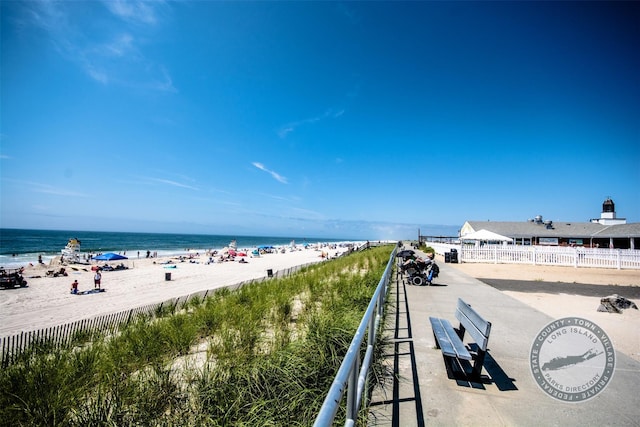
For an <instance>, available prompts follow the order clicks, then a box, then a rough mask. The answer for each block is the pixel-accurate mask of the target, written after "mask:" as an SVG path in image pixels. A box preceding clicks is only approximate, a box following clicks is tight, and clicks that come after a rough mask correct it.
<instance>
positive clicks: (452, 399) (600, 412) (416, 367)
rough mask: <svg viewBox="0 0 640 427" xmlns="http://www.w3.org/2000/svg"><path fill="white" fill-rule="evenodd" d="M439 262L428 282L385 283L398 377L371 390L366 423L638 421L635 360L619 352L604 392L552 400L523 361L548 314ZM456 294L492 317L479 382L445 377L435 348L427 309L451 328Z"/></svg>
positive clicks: (639, 382) (639, 374) (639, 381)
mask: <svg viewBox="0 0 640 427" xmlns="http://www.w3.org/2000/svg"><path fill="white" fill-rule="evenodd" d="M437 261H438V266H439V267H440V276H439V277H438V278H437V279H436V280H435V281H434V285H433V286H412V285H408V284H406V282H404V281H403V280H402V277H400V281H395V285H394V286H393V287H392V289H391V295H390V298H389V305H388V314H387V323H386V335H387V337H388V338H389V340H390V342H391V344H390V345H389V347H388V350H387V356H388V357H387V362H388V366H389V369H390V370H392V371H393V372H394V373H395V374H396V375H395V377H396V378H397V379H396V380H394V379H393V376H390V378H389V380H388V383H387V384H386V386H385V387H384V388H383V389H376V390H375V391H374V394H373V397H372V402H371V411H370V416H369V420H368V424H367V425H368V426H398V427H411V426H425V425H434V426H562V427H567V426H604V425H606V426H614V425H620V426H640V397H639V396H640V362H637V361H635V360H633V359H631V358H630V357H628V356H626V355H624V354H622V353H620V352H617V353H616V356H617V360H616V369H615V374H614V376H613V379H612V380H611V381H610V382H609V385H608V387H607V388H606V389H605V390H604V391H603V392H601V393H600V394H599V395H597V396H596V397H595V398H593V399H591V400H588V401H585V402H580V403H565V402H561V401H558V400H555V399H553V398H551V397H549V396H547V395H546V394H545V393H543V392H542V390H540V388H539V387H538V385H537V384H536V383H535V382H534V379H533V377H532V375H531V372H530V367H529V366H530V365H529V351H530V349H531V345H532V343H533V340H534V338H535V336H536V335H537V334H538V332H539V331H540V330H541V329H542V328H543V327H544V326H545V325H547V324H548V323H549V322H551V321H552V320H554V319H552V318H551V317H549V316H547V315H545V314H543V313H541V312H539V311H537V310H535V309H533V308H531V307H529V306H527V305H526V304H523V303H521V302H519V301H517V300H515V299H513V298H511V297H509V296H507V295H505V294H503V293H502V292H500V291H499V290H497V289H495V288H493V287H491V286H489V285H486V284H484V283H482V282H480V281H479V280H476V279H474V278H472V277H470V276H468V275H466V274H464V273H462V272H460V271H459V270H457V269H455V268H453V267H451V266H450V265H448V264H444V262H443V261H442V259H441V257H439V258H438V260H437ZM459 297H460V298H463V299H464V300H465V301H466V302H467V303H469V304H471V305H472V306H473V307H474V308H475V309H476V311H477V312H478V313H479V314H480V315H482V316H483V317H484V318H486V319H487V320H489V321H491V323H492V330H491V336H490V338H489V351H488V354H487V357H486V359H485V363H484V369H483V372H482V381H481V382H469V381H466V380H464V379H461V378H460V377H457V378H455V377H453V376H452V377H450V376H449V374H448V373H447V368H446V366H445V361H444V358H443V357H442V353H441V352H440V350H437V349H435V340H434V338H433V333H432V330H431V324H430V323H429V316H436V317H442V318H446V319H449V320H450V321H451V323H452V324H453V325H454V326H456V327H457V324H458V323H457V321H456V319H455V307H456V301H457V299H458V298H459ZM605 332H606V331H605ZM639 333H640V331H639ZM467 335H468V334H467ZM465 338H468V336H467V337H465ZM465 341H466V340H465Z"/></svg>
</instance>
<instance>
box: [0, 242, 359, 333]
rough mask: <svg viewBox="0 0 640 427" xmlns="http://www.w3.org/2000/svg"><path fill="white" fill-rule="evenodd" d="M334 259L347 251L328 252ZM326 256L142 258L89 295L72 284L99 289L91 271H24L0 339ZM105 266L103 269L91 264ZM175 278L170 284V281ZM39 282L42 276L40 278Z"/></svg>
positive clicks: (0, 310) (0, 312)
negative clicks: (168, 265)
mask: <svg viewBox="0 0 640 427" xmlns="http://www.w3.org/2000/svg"><path fill="white" fill-rule="evenodd" d="M322 250H323V251H325V253H328V255H329V256H330V257H335V256H337V255H339V254H341V253H343V252H344V251H346V250H347V248H346V247H339V248H337V249H327V248H323V249H322ZM321 254H322V252H321V251H320V250H317V249H301V250H297V251H293V252H286V253H284V254H283V253H270V254H264V255H262V256H260V257H256V258H254V257H246V260H247V263H240V262H238V260H239V259H240V258H239V257H238V258H236V261H228V262H220V263H219V262H215V263H213V264H208V265H207V264H206V261H207V260H208V259H209V258H208V257H207V256H205V255H204V254H202V255H200V256H199V257H195V258H194V259H193V260H194V263H191V262H189V261H185V262H180V261H179V260H178V259H176V258H172V257H166V258H149V259H147V258H142V259H129V260H124V261H114V262H111V263H109V264H110V265H112V266H115V265H118V264H120V263H121V262H122V263H124V265H125V266H128V267H129V268H128V269H126V270H116V271H103V272H102V284H101V287H102V288H103V289H105V292H102V293H97V294H87V295H72V294H70V292H69V291H70V288H71V283H72V282H73V281H74V280H76V279H77V280H78V283H79V286H78V290H79V291H84V290H90V289H93V288H94V283H93V277H94V274H95V273H94V272H93V271H91V265H80V264H72V265H68V266H65V268H66V271H67V273H68V276H59V277H46V273H47V270H56V271H57V270H59V269H60V266H57V267H50V266H44V265H42V266H35V267H29V268H27V269H25V271H24V273H23V276H24V278H25V279H26V280H27V282H28V286H27V287H25V288H15V289H0V337H4V336H10V335H14V334H18V333H20V332H27V331H34V330H38V329H44V328H49V327H53V326H57V325H61V324H65V323H71V322H74V321H77V320H81V319H85V318H91V317H95V316H100V315H104V314H109V313H116V312H120V311H125V310H128V309H131V308H136V307H142V306H145V305H149V304H157V303H161V302H165V301H168V300H170V299H172V298H177V297H184V296H186V295H190V294H192V293H196V292H200V291H206V290H209V289H216V288H220V287H224V286H229V285H234V284H237V283H241V282H244V281H248V280H252V279H259V278H263V277H266V276H267V270H272V272H273V273H274V274H275V273H276V272H277V271H279V270H286V269H289V268H292V267H296V266H300V265H305V264H308V263H315V262H321V261H322V260H323V258H322V257H321ZM169 260H171V261H172V262H173V263H174V264H173V265H175V266H176V267H175V268H165V265H163V264H161V263H164V262H166V261H169ZM92 265H104V263H95V262H94V263H92ZM165 273H171V280H170V281H166V280H165ZM34 276H41V277H39V278H36V277H34Z"/></svg>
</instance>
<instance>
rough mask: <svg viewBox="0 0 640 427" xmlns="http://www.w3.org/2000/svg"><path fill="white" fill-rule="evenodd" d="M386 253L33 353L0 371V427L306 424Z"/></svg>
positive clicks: (196, 302)
mask: <svg viewBox="0 0 640 427" xmlns="http://www.w3.org/2000/svg"><path fill="white" fill-rule="evenodd" d="M391 249H392V248H391V247H389V246H387V247H378V248H373V249H368V250H366V251H364V252H357V253H353V254H350V255H348V256H345V257H342V258H339V259H335V260H331V261H328V262H324V263H321V264H317V265H314V266H310V267H306V268H304V269H302V270H301V271H300V272H298V273H296V274H294V275H292V276H289V277H285V278H277V279H271V280H267V281H264V282H256V283H253V284H249V285H245V286H243V287H241V288H240V289H237V290H229V289H226V288H225V289H221V290H219V291H217V292H216V293H215V294H214V295H212V296H210V297H207V298H206V299H201V298H199V299H192V300H190V301H189V302H188V303H186V304H185V305H184V306H182V307H179V308H178V309H177V310H164V309H163V310H162V311H161V312H160V313H158V314H161V316H160V317H154V318H150V317H146V318H145V317H142V318H139V319H138V320H136V321H135V322H132V323H130V324H129V325H127V326H126V327H123V328H121V329H120V330H119V331H118V332H117V333H115V334H112V335H109V336H105V335H101V334H86V337H85V339H87V340H89V341H86V342H81V341H79V339H76V341H75V343H74V345H73V346H72V347H70V348H63V349H54V348H47V347H46V345H45V346H42V347H41V348H38V349H34V350H33V351H31V352H30V353H29V354H28V355H25V356H24V357H23V358H22V359H21V360H20V361H19V362H18V363H16V364H13V365H11V366H9V367H7V368H6V369H4V370H3V371H2V372H0V425H7V426H9V425H11V426H19V425H24V426H29V425H33V426H36V425H38V426H40V425H47V426H60V425H64V426H92V425H96V426H97V425H100V426H104V425H111V426H126V425H145V426H173V425H193V426H229V425H234V426H256V425H260V426H283V425H287V426H308V425H311V424H313V421H314V419H315V417H316V415H317V413H318V411H319V409H320V406H321V405H322V402H323V400H324V397H325V395H326V393H327V391H328V390H329V388H330V386H331V382H332V381H333V378H334V376H335V374H336V372H337V370H338V368H339V366H340V363H341V362H342V359H343V356H344V354H345V353H346V351H347V349H348V347H349V344H350V342H351V339H352V337H353V334H354V332H355V330H356V329H357V327H358V325H359V323H360V320H361V318H362V315H363V314H364V311H365V310H366V308H367V306H368V304H369V301H370V299H371V296H372V295H373V292H374V290H375V288H376V286H377V284H378V282H379V280H380V277H381V276H382V273H383V272H384V268H385V266H386V263H387V261H388V259H389V255H390V252H391ZM375 369H382V368H381V366H380V365H379V364H378V365H376V368H375Z"/></svg>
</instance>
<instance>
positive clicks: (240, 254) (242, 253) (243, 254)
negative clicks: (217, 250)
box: [237, 252, 247, 256]
mask: <svg viewBox="0 0 640 427" xmlns="http://www.w3.org/2000/svg"><path fill="white" fill-rule="evenodd" d="M237 255H238V256H247V254H245V253H244V252H238V254H237Z"/></svg>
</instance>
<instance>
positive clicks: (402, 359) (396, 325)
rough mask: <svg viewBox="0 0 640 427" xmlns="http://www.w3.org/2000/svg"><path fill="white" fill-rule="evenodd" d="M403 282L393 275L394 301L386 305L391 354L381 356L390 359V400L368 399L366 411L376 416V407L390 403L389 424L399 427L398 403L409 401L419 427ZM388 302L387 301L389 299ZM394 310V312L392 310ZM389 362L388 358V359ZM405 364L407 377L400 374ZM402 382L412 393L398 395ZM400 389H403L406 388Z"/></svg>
mask: <svg viewBox="0 0 640 427" xmlns="http://www.w3.org/2000/svg"><path fill="white" fill-rule="evenodd" d="M406 286H407V285H406V284H405V283H404V281H403V280H401V279H400V278H399V277H397V278H396V286H395V290H396V292H395V297H396V298H395V304H394V306H393V307H392V306H391V304H389V306H388V308H389V309H391V311H388V315H389V316H390V317H391V316H394V320H393V324H392V325H391V326H392V329H391V328H390V330H392V331H393V337H394V338H393V353H392V354H387V355H385V358H388V359H392V361H393V374H392V375H393V380H392V387H393V390H392V395H391V399H385V400H381V401H372V402H371V404H370V411H371V412H372V413H373V416H374V417H376V414H375V408H376V406H386V405H391V407H392V411H391V420H390V421H391V425H392V426H394V427H400V405H401V404H413V405H414V406H415V407H414V410H415V413H416V421H417V425H418V426H420V427H423V426H425V420H424V411H423V408H422V397H421V395H420V381H419V378H418V368H417V364H416V353H415V348H414V343H413V334H412V331H411V316H410V313H409V305H408V301H407V297H406V295H407V294H406ZM389 302H391V301H389ZM392 310H395V313H393V312H392ZM390 362H391V360H390ZM406 364H409V366H410V367H411V368H410V371H411V378H404V377H401V375H400V372H401V369H400V367H401V365H406ZM401 381H402V383H403V384H407V383H411V384H412V385H413V387H412V388H411V390H412V391H413V395H410V396H402V397H401V396H400V382H401ZM403 390H407V388H406V387H404V388H403Z"/></svg>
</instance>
